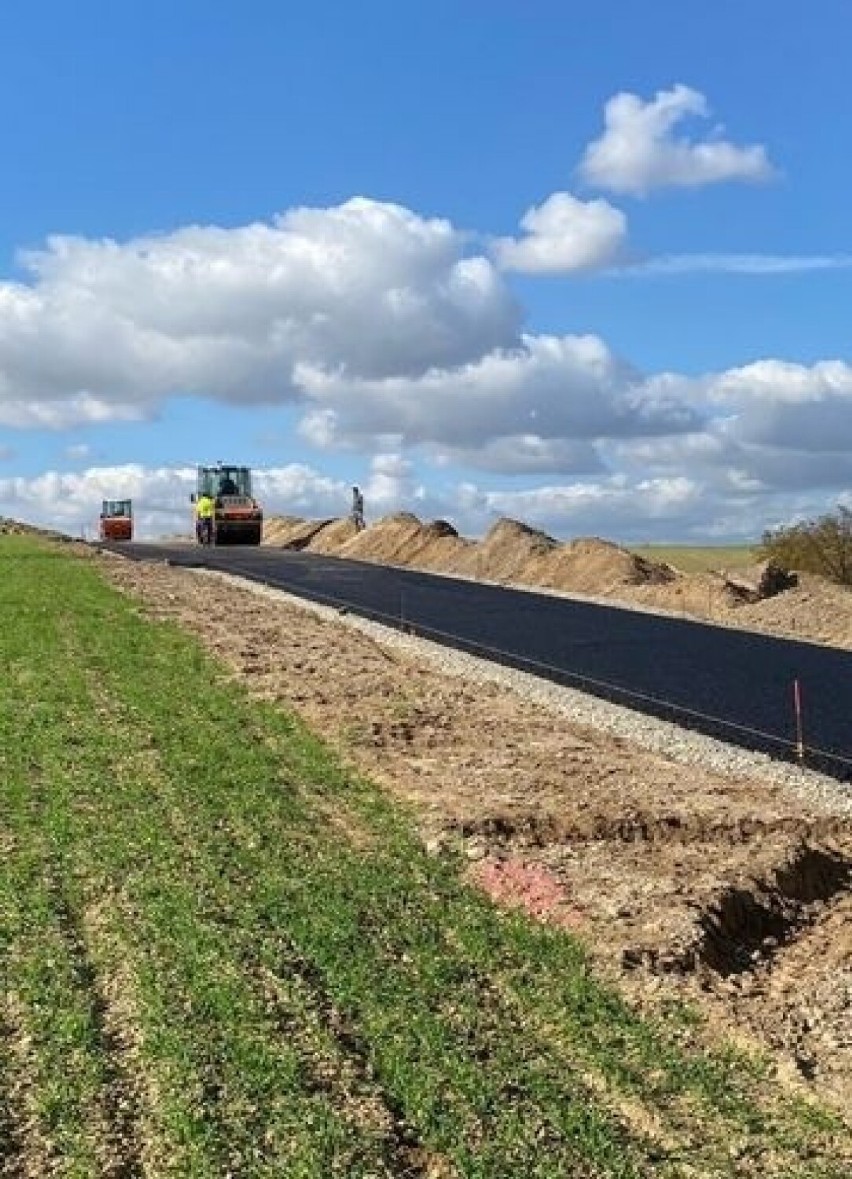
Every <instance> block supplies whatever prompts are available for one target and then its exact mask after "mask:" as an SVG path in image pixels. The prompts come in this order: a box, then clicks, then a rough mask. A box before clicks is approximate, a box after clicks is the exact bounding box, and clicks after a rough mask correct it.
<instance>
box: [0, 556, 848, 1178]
mask: <svg viewBox="0 0 852 1179" xmlns="http://www.w3.org/2000/svg"><path fill="white" fill-rule="evenodd" d="M0 567H2V570H3V577H2V579H0V613H2V617H3V620H4V625H3V627H0V663H2V666H3V668H4V674H3V676H2V677H0V852H2V854H0V971H2V979H3V985H2V987H0V1175H4V1176H10V1177H11V1176H24V1175H44V1176H57V1177H58V1176H61V1177H63V1179H107V1177H110V1179H117V1177H118V1176H124V1177H125V1179H143V1177H144V1179H159V1177H160V1176H163V1177H167V1176H168V1177H176V1179H184V1177H185V1179H222V1177H223V1176H227V1175H231V1176H234V1177H235V1179H237V1177H239V1179H418V1177H419V1179H429V1177H435V1179H437V1177H440V1179H514V1177H515V1176H523V1177H524V1179H567V1177H568V1176H573V1177H577V1179H686V1177H687V1176H690V1177H694V1179H698V1177H703V1179H714V1177H716V1176H728V1175H730V1176H734V1175H736V1176H738V1177H742V1176H760V1177H761V1179H770V1177H772V1179H780V1177H781V1176H789V1177H790V1179H792V1177H793V1176H796V1177H797V1179H828V1177H829V1176H832V1177H834V1179H841V1177H842V1176H848V1175H849V1174H850V1170H849V1165H850V1163H852V1154H850V1151H849V1149H848V1143H849V1137H848V1127H844V1126H843V1125H842V1124H841V1122H840V1121H839V1119H837V1118H835V1117H833V1116H831V1115H829V1114H827V1113H826V1112H824V1111H823V1110H821V1109H820V1108H818V1107H817V1106H815V1105H813V1104H810V1103H805V1102H804V1101H801V1100H798V1099H793V1098H791V1097H790V1096H789V1095H787V1096H785V1095H784V1093H783V1091H781V1090H779V1087H778V1084H777V1080H776V1079H775V1078H774V1077H773V1076H772V1075H771V1074H770V1073H768V1072H766V1071H765V1070H764V1069H763V1067H762V1066H761V1065H760V1062H759V1061H756V1060H753V1059H751V1058H746V1057H744V1056H742V1055H740V1054H737V1053H735V1052H733V1051H731V1050H728V1049H726V1048H725V1046H724V1045H722V1044H719V1045H718V1047H716V1048H715V1049H714V1050H712V1051H710V1050H706V1049H702V1047H701V1046H700V1042H698V1043H696V1042H694V1041H693V1040H692V1039H691V1037H690V1029H691V1028H692V1027H693V1026H694V1024H695V1020H696V1018H697V1017H696V1016H695V1015H694V1014H693V1013H692V1012H690V1011H688V1010H687V1009H684V1008H681V1007H680V1006H673V1007H672V1009H671V1012H670V1015H669V1017H668V1018H667V1019H666V1020H665V1021H664V1020H663V1019H662V1017H661V1018H660V1019H659V1020H647V1019H644V1018H642V1017H641V1016H640V1015H638V1014H637V1013H636V1012H635V1011H634V1010H633V1009H632V1008H631V1007H630V1006H629V1005H628V1004H627V1003H626V1002H624V1000H623V999H621V998H620V997H619V996H618V994H617V993H616V992H614V991H613V990H611V989H610V988H609V987H607V986H605V985H604V984H603V983H601V982H600V981H599V980H598V979H597V978H596V977H595V975H594V973H593V971H592V970H591V968H590V966H589V963H588V961H587V959H586V956H585V954H584V952H583V949H582V947H581V946H580V945H579V944H578V943H577V942H576V941H575V940H574V939H573V938H571V937H570V936H569V935H568V934H566V933H563V932H561V931H559V930H557V929H553V928H547V927H545V926H542V925H538V924H534V923H531V922H529V921H527V920H526V919H525V918H524V917H523V916H521V915H519V914H516V913H502V912H500V911H499V910H498V909H496V908H494V907H493V906H492V905H491V904H490V903H489V902H488V901H487V900H486V899H485V898H484V897H483V896H481V895H480V894H479V893H477V892H475V891H473V890H471V889H468V888H467V887H465V886H464V885H463V883H462V882H461V880H460V879H459V875H458V867H459V865H458V864H456V863H455V862H454V861H453V860H452V859H451V858H448V859H444V858H441V857H436V858H432V857H429V856H427V855H426V853H425V851H424V850H423V848H422V846H421V845H420V842H419V840H418V838H417V837H416V835H415V833H414V830H413V827H412V824H411V820H410V817H409V816H408V815H407V813H406V812H404V811H402V810H400V809H397V807H396V806H395V805H394V804H393V803H392V802H391V800H389V799H388V798H387V796H386V795H384V794H383V793H382V792H381V791H380V790H378V789H377V788H376V787H374V786H373V785H371V784H370V783H369V782H366V781H363V780H361V779H359V778H357V777H354V776H353V775H352V774H350V773H349V772H348V771H347V770H346V768H345V767H344V766H342V765H341V764H340V763H339V762H338V761H337V760H336V758H335V757H334V756H333V754H332V753H331V752H330V751H329V750H328V749H327V748H325V747H324V746H323V745H322V744H321V743H320V742H319V741H318V740H316V738H314V737H313V736H312V735H311V734H310V733H308V732H307V731H306V730H305V729H304V727H303V726H302V725H301V723H300V722H299V721H298V720H297V719H296V718H295V717H293V716H291V715H288V714H287V713H285V712H283V711H280V710H279V709H277V708H276V707H275V706H274V705H272V704H268V703H262V702H259V701H256V700H252V699H250V698H249V696H248V695H247V694H246V693H245V692H244V691H243V689H242V688H241V687H240V686H239V685H238V684H236V683H234V682H233V681H232V680H230V679H229V678H228V675H227V673H226V671H225V669H224V667H222V666H220V665H218V664H216V663H215V662H214V661H213V660H212V659H211V658H209V657H208V656H207V655H206V654H205V653H204V652H203V651H202V650H201V648H200V647H199V646H198V644H197V643H196V642H195V641H194V640H193V639H192V638H190V637H188V636H187V635H186V634H184V633H183V632H181V631H180V630H179V629H178V628H177V627H175V626H172V625H166V624H162V623H152V622H149V621H147V620H146V619H145V618H144V617H143V616H142V614H141V612H140V610H139V609H138V607H137V606H136V605H135V604H134V603H133V602H132V601H131V600H130V599H128V598H125V597H122V596H120V595H119V594H118V593H116V592H115V591H114V590H113V589H111V588H110V587H108V586H107V585H106V584H104V582H103V581H102V580H101V578H100V576H99V574H98V570H97V567H96V565H95V562H94V561H84V560H80V559H75V558H74V557H73V556H71V555H69V554H68V553H67V552H64V551H63V550H62V549H60V548H59V547H58V546H50V545H48V544H46V543H44V542H39V541H35V540H32V539H30V538H21V537H3V538H0Z"/></svg>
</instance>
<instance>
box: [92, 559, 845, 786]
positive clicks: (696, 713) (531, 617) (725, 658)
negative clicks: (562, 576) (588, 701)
mask: <svg viewBox="0 0 852 1179" xmlns="http://www.w3.org/2000/svg"><path fill="white" fill-rule="evenodd" d="M109 547H111V548H113V549H115V550H116V551H120V552H121V553H123V554H125V555H127V556H129V557H133V558H135V559H142V560H168V561H170V562H171V563H172V564H175V565H190V566H199V565H203V566H206V567H209V568H211V569H219V570H222V571H227V572H230V573H233V574H236V575H239V576H242V577H248V578H251V579H252V580H255V581H261V582H264V583H266V584H269V585H274V586H277V587H278V588H280V589H285V590H287V591H289V592H291V593H295V594H298V595H300V596H302V597H306V598H311V599H313V600H316V601H321V602H328V603H330V604H332V605H336V606H340V607H342V606H345V607H347V608H348V609H349V610H351V611H352V612H353V613H357V614H364V615H366V616H368V617H374V618H375V617H378V618H380V619H382V620H387V621H392V622H396V623H400V622H404V623H405V624H406V625H407V626H408V627H411V628H412V629H413V630H414V631H415V632H419V633H420V634H423V635H427V636H431V637H436V638H440V641H442V642H445V643H447V644H449V645H452V646H456V647H459V648H461V649H463V650H471V651H475V652H477V653H481V654H485V655H487V656H488V657H489V658H495V659H498V660H499V661H500V662H502V663H506V664H509V665H511V666H516V667H521V668H524V669H526V670H529V671H533V672H535V673H536V674H538V675H542V676H545V677H546V678H548V679H552V680H556V681H557V682H559V683H564V684H568V685H570V686H574V687H578V688H581V689H583V690H584V691H588V692H591V693H593V694H595V695H598V696H602V697H605V698H606V699H609V700H613V701H615V702H617V703H622V704H626V705H628V706H629V707H632V708H635V709H638V710H639V711H641V712H644V713H646V714H650V715H655V716H662V717H666V718H668V719H671V720H674V721H677V722H678V723H679V724H686V725H689V726H690V727H692V728H695V729H698V730H700V731H702V732H705V733H709V734H711V735H713V736H718V737H722V738H723V739H725V740H727V741H730V742H734V743H736V744H739V745H744V746H746V747H748V748H750V749H760V750H763V751H765V752H767V753H771V754H772V755H773V756H777V757H782V758H787V759H792V758H793V756H794V751H795V743H796V724H795V717H794V709H793V684H794V681H796V680H798V681H799V684H800V689H801V700H802V709H803V720H804V738H805V745H806V747H807V764H809V765H812V766H814V767H815V768H820V769H822V770H825V771H826V772H828V773H830V774H832V775H833V776H834V777H838V778H842V779H844V780H847V781H848V780H852V653H849V652H846V651H839V650H835V649H833V648H829V647H820V646H817V645H816V644H813V643H802V642H793V641H790V640H787V639H776V638H772V637H770V636H766V635H759V634H754V633H752V632H748V631H738V630H733V629H729V628H726V627H717V626H712V625H709V624H704V623H700V622H694V621H690V620H686V619H681V618H673V617H671V616H665V615H659V614H651V613H645V612H643V611H637V610H628V609H621V608H618V607H614V606H603V605H597V604H594V603H591V602H584V601H577V600H573V599H567V598H560V597H554V596H552V595H546V594H538V593H531V592H527V591H525V590H512V589H506V588H503V587H501V586H493V585H483V584H481V583H478V582H473V581H462V580H456V579H454V578H448V577H440V576H435V575H434V574H428V573H420V572H417V571H415V570H411V569H397V568H389V567H387V566H383V565H374V564H368V563H365V562H360V561H350V560H344V559H341V558H335V557H321V556H315V555H313V554H308V553H299V552H289V551H286V550H281V549H273V548H214V549H201V548H198V547H197V546H195V545H169V546H158V545H153V544H124V545H111V546H109Z"/></svg>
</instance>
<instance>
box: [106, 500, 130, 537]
mask: <svg viewBox="0 0 852 1179" xmlns="http://www.w3.org/2000/svg"><path fill="white" fill-rule="evenodd" d="M98 536H99V537H100V539H101V540H133V504H132V502H131V501H130V500H129V499H105V500H103V502H102V503H101V515H100V520H99V521H98Z"/></svg>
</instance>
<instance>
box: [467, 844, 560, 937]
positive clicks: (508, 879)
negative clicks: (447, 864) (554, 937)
mask: <svg viewBox="0 0 852 1179" xmlns="http://www.w3.org/2000/svg"><path fill="white" fill-rule="evenodd" d="M469 877H470V879H471V880H472V881H473V883H474V884H476V885H478V887H479V888H481V889H482V890H483V891H484V892H486V893H487V894H488V896H490V897H491V899H492V900H493V901H496V902H497V904H499V905H506V906H508V907H510V908H515V909H523V910H524V911H525V912H526V913H529V915H530V916H531V917H534V918H535V919H536V920H537V921H547V922H548V923H549V924H552V925H560V926H565V927H569V928H574V929H575V928H577V927H578V926H580V925H581V924H582V923H583V915H582V913H581V912H580V911H579V910H578V909H576V908H573V907H571V906H570V904H569V897H568V892H567V890H566V888H565V886H564V885H563V884H561V883H560V881H559V880H557V878H556V877H555V876H554V875H553V873H552V872H551V871H550V870H549V869H548V868H545V867H544V866H543V865H542V864H530V863H527V862H526V861H524V860H513V859H509V860H493V859H485V860H481V861H480V862H479V863H478V864H473V865H472V866H471V868H470V870H469Z"/></svg>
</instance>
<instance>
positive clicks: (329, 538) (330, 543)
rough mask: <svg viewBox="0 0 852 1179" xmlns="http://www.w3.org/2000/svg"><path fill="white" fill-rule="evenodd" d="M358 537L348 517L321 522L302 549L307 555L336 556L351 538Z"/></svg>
mask: <svg viewBox="0 0 852 1179" xmlns="http://www.w3.org/2000/svg"><path fill="white" fill-rule="evenodd" d="M357 535H358V529H357V528H356V527H355V525H354V524H353V523H352V521H351V520H350V519H349V517H348V516H346V517H345V518H344V519H342V520H321V521H320V522H319V527H318V528H317V529H315V531H314V534H313V536H312V537H311V539H310V541H308V543H307V544H305V545H303V546H302V547H303V548H305V549H306V550H307V551H308V552H309V553H326V554H330V555H331V556H334V555H336V554H337V553H338V552H339V551H340V549H341V548H342V547H343V545H344V544H346V542H347V540H351V538H352V537H353V536H357Z"/></svg>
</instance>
